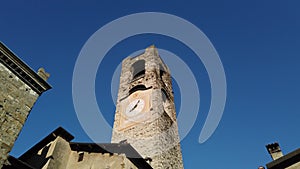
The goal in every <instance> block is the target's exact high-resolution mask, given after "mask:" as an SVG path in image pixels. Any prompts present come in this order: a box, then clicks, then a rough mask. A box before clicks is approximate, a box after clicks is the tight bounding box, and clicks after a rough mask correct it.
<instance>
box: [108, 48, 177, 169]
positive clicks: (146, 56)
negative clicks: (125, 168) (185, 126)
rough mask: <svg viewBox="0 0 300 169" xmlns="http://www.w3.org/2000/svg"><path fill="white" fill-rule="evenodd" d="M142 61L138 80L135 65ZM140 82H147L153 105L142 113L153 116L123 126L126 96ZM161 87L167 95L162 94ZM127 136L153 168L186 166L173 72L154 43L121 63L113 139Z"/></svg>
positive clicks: (123, 138) (116, 140)
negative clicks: (178, 124)
mask: <svg viewBox="0 0 300 169" xmlns="http://www.w3.org/2000/svg"><path fill="white" fill-rule="evenodd" d="M140 60H144V61H145V66H144V68H145V74H144V75H142V76H140V77H139V78H137V79H135V78H134V75H133V70H134V69H135V67H134V64H135V63H137V62H138V61H140ZM139 85H144V86H145V87H146V91H149V95H150V98H151V99H150V102H151V108H150V110H149V111H148V112H143V113H144V114H149V115H150V119H148V120H146V121H142V122H139V123H136V124H134V125H132V126H131V127H128V128H125V129H122V127H121V123H122V122H121V118H123V116H124V115H123V114H124V112H122V111H124V110H125V108H124V106H126V104H125V102H126V99H128V97H129V95H130V94H131V93H130V90H132V89H135V88H136V86H139ZM143 90H145V89H143ZM162 90H164V91H165V93H166V94H167V96H163V93H162ZM166 98H167V100H166ZM125 139H126V140H127V142H128V143H130V144H131V145H132V146H133V147H134V148H135V149H136V150H137V151H138V152H139V153H140V154H141V155H142V157H144V158H146V157H150V158H151V159H152V162H151V166H152V167H153V168H154V169H160V168H161V169H166V168H170V169H171V168H176V169H182V168H183V163H182V155H181V149H180V143H179V142H180V141H179V135H178V127H177V122H176V112H175V106H174V96H173V91H172V83H171V76H170V71H169V68H168V67H167V66H166V65H165V64H164V62H163V61H162V60H161V58H160V57H159V55H158V52H157V50H156V48H155V47H153V46H151V47H149V48H147V49H146V50H145V53H143V54H141V55H139V56H136V57H134V58H126V59H124V60H123V62H122V72H121V77H120V87H119V92H118V100H117V106H116V114H115V122H114V128H113V136H112V142H113V143H118V142H120V141H122V140H125Z"/></svg>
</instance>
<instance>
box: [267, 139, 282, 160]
mask: <svg viewBox="0 0 300 169" xmlns="http://www.w3.org/2000/svg"><path fill="white" fill-rule="evenodd" d="M266 148H267V150H268V152H269V154H270V155H271V157H272V159H273V160H277V159H278V158H280V157H282V156H283V154H282V151H281V149H280V146H279V144H278V143H272V144H268V145H266Z"/></svg>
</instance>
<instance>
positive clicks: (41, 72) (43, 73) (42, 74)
mask: <svg viewBox="0 0 300 169" xmlns="http://www.w3.org/2000/svg"><path fill="white" fill-rule="evenodd" d="M37 74H38V75H39V76H40V77H41V78H42V79H43V80H45V81H47V80H48V78H49V77H50V74H49V73H47V72H46V71H45V69H44V68H39V70H38V73H37Z"/></svg>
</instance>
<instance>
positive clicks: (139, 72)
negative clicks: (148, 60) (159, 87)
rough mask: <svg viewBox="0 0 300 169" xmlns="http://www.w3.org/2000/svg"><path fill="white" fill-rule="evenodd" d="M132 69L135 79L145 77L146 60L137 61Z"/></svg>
mask: <svg viewBox="0 0 300 169" xmlns="http://www.w3.org/2000/svg"><path fill="white" fill-rule="evenodd" d="M132 69H133V70H132V75H133V79H135V78H138V77H140V76H143V75H145V60H139V61H136V62H135V63H134V64H133V65H132Z"/></svg>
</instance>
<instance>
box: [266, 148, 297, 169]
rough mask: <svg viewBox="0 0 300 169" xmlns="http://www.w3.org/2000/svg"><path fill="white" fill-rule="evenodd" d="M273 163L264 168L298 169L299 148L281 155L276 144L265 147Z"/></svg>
mask: <svg viewBox="0 0 300 169" xmlns="http://www.w3.org/2000/svg"><path fill="white" fill-rule="evenodd" d="M266 148H267V150H268V152H269V154H270V155H271V158H272V160H273V161H271V162H270V163H268V164H267V165H266V166H267V168H268V169H299V168H300V148H299V149H297V150H295V151H292V152H290V153H288V154H286V155H283V153H282V151H281V149H280V146H279V144H278V143H272V144H268V145H266Z"/></svg>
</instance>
